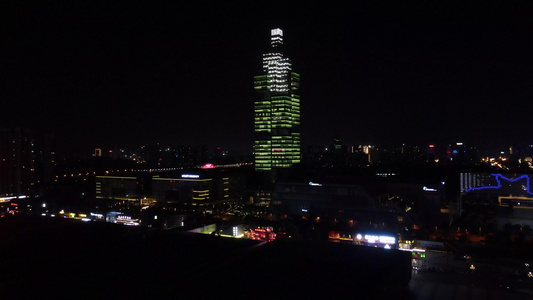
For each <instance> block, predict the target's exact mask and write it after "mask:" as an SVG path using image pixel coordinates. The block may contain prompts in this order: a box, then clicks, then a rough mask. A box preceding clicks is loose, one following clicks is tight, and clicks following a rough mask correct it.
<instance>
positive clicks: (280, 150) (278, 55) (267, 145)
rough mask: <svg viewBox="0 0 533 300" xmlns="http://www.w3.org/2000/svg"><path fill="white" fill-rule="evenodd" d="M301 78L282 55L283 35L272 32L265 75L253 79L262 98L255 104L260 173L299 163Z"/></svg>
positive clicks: (280, 31)
mask: <svg viewBox="0 0 533 300" xmlns="http://www.w3.org/2000/svg"><path fill="white" fill-rule="evenodd" d="M299 88H300V75H299V74H297V73H295V72H293V71H292V64H291V61H290V59H289V58H288V57H285V55H284V53H283V31H282V30H281V29H279V28H276V29H272V30H271V40H270V51H268V52H267V53H266V54H263V73H262V74H261V75H258V76H255V77H254V89H255V90H256V91H257V92H258V93H259V94H260V97H258V99H257V100H256V101H255V104H254V112H255V119H254V125H255V126H254V127H255V142H254V153H255V154H254V160H255V169H256V170H257V171H270V170H272V169H276V168H289V167H291V166H292V165H293V164H295V163H299V162H300V157H301V153H300V130H299V127H300V94H299Z"/></svg>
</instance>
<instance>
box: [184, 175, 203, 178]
mask: <svg viewBox="0 0 533 300" xmlns="http://www.w3.org/2000/svg"><path fill="white" fill-rule="evenodd" d="M181 178H200V175H196V174H182V175H181Z"/></svg>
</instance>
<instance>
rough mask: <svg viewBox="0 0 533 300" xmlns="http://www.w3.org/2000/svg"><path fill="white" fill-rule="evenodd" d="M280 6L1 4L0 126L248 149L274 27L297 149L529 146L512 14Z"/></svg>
mask: <svg viewBox="0 0 533 300" xmlns="http://www.w3.org/2000/svg"><path fill="white" fill-rule="evenodd" d="M280 7H281V6H278V5H267V4H254V5H244V4H242V3H233V4H228V5H222V4H216V3H211V2H205V3H202V4H190V5H179V4H169V3H165V4H149V3H142V2H141V3H137V4H118V3H115V4H103V3H96V2H95V3H91V4H87V3H81V2H80V3H77V2H72V3H71V4H69V5H67V4H60V3H56V4H53V5H49V6H46V5H42V4H34V5H33V6H32V5H27V6H26V5H25V4H11V6H6V7H5V8H6V9H4V10H3V12H4V15H5V17H4V18H3V20H4V22H5V23H6V24H7V25H8V26H7V27H6V28H7V34H6V35H5V36H4V38H3V44H4V48H3V50H4V51H2V53H3V59H2V60H1V61H0V69H1V70H2V77H3V79H2V80H1V87H0V88H1V90H0V93H1V94H0V96H1V97H2V98H3V99H4V101H5V102H4V103H6V104H7V107H10V108H11V110H6V111H8V113H5V114H4V116H3V118H2V120H1V121H0V127H5V128H13V127H23V128H30V129H33V130H36V131H53V132H55V133H56V140H57V141H56V143H57V144H58V147H64V148H65V149H69V151H72V152H78V153H79V152H84V153H87V152H90V151H92V149H94V147H106V146H111V145H114V144H142V143H155V142H160V143H163V144H176V145H179V144H207V145H209V146H222V147H224V148H229V149H238V150H243V151H251V150H252V147H253V130H252V129H251V128H252V124H253V102H254V101H253V99H254V97H255V94H254V91H253V88H251V86H252V84H251V82H252V80H251V78H253V76H254V75H256V74H258V73H259V72H260V70H259V68H258V67H259V66H260V65H261V62H260V58H261V54H262V53H263V52H264V49H265V47H266V46H268V44H267V43H265V41H266V40H267V38H268V32H269V30H270V29H271V28H277V27H279V28H282V29H283V30H284V32H285V33H286V35H287V39H288V40H290V44H289V45H288V47H287V48H288V49H287V51H288V54H289V56H290V57H294V58H296V59H295V60H294V61H293V65H294V69H295V70H298V71H299V73H300V74H301V75H302V78H303V82H302V86H303V88H302V90H301V94H302V99H304V101H303V102H302V105H301V110H302V116H303V117H302V130H301V131H302V145H303V146H305V145H320V144H322V145H329V144H331V143H332V141H333V137H335V136H338V137H340V138H341V139H342V140H343V141H344V143H345V144H347V145H352V144H378V145H382V144H401V143H406V144H417V145H427V144H436V145H441V148H442V147H444V145H446V144H448V143H453V142H457V141H461V142H464V143H465V144H467V145H473V146H479V147H480V149H481V150H488V149H489V148H490V147H491V146H497V147H498V150H500V149H501V148H500V147H503V146H509V145H512V144H519V143H522V144H527V143H531V140H530V138H529V137H528V135H529V129H530V128H531V126H530V125H529V123H528V120H527V119H528V118H527V113H528V112H529V111H530V110H531V108H532V104H531V103H530V101H528V99H529V97H528V96H530V95H531V94H532V93H533V91H532V87H531V84H530V83H529V81H528V79H529V77H530V73H531V70H532V68H533V62H532V59H531V57H530V53H531V50H533V45H532V43H531V39H530V38H529V36H530V32H531V30H530V29H531V27H532V26H531V25H532V23H531V21H530V20H529V18H527V16H526V14H525V13H524V12H523V11H524V10H522V9H520V7H518V6H514V5H513V4H498V5H495V4H494V5H493V4H478V5H474V4H453V3H448V4H433V5H429V4H424V5H423V4H417V5H414V4H404V5H400V4H393V3H382V4H380V5H378V4H373V3H360V4H358V6H357V7H353V8H352V7H351V6H349V5H348V3H344V2H341V3H339V5H337V6H335V7H333V6H307V5H303V4H301V3H297V2H294V3H292V2H291V3H290V4H286V6H283V9H281V8H280ZM245 12H248V13H245ZM494 150H496V149H494ZM501 150H504V149H501Z"/></svg>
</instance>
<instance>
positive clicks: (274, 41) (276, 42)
mask: <svg viewBox="0 0 533 300" xmlns="http://www.w3.org/2000/svg"><path fill="white" fill-rule="evenodd" d="M270 45H272V47H277V46H280V45H283V30H281V29H279V28H275V29H272V30H271V31H270Z"/></svg>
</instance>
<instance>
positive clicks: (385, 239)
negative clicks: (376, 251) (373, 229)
mask: <svg viewBox="0 0 533 300" xmlns="http://www.w3.org/2000/svg"><path fill="white" fill-rule="evenodd" d="M356 239H357V240H360V241H365V242H367V243H369V244H376V243H379V244H386V245H391V244H395V243H396V238H395V237H392V236H386V235H373V234H365V236H364V238H363V236H362V235H361V234H357V236H356Z"/></svg>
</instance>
